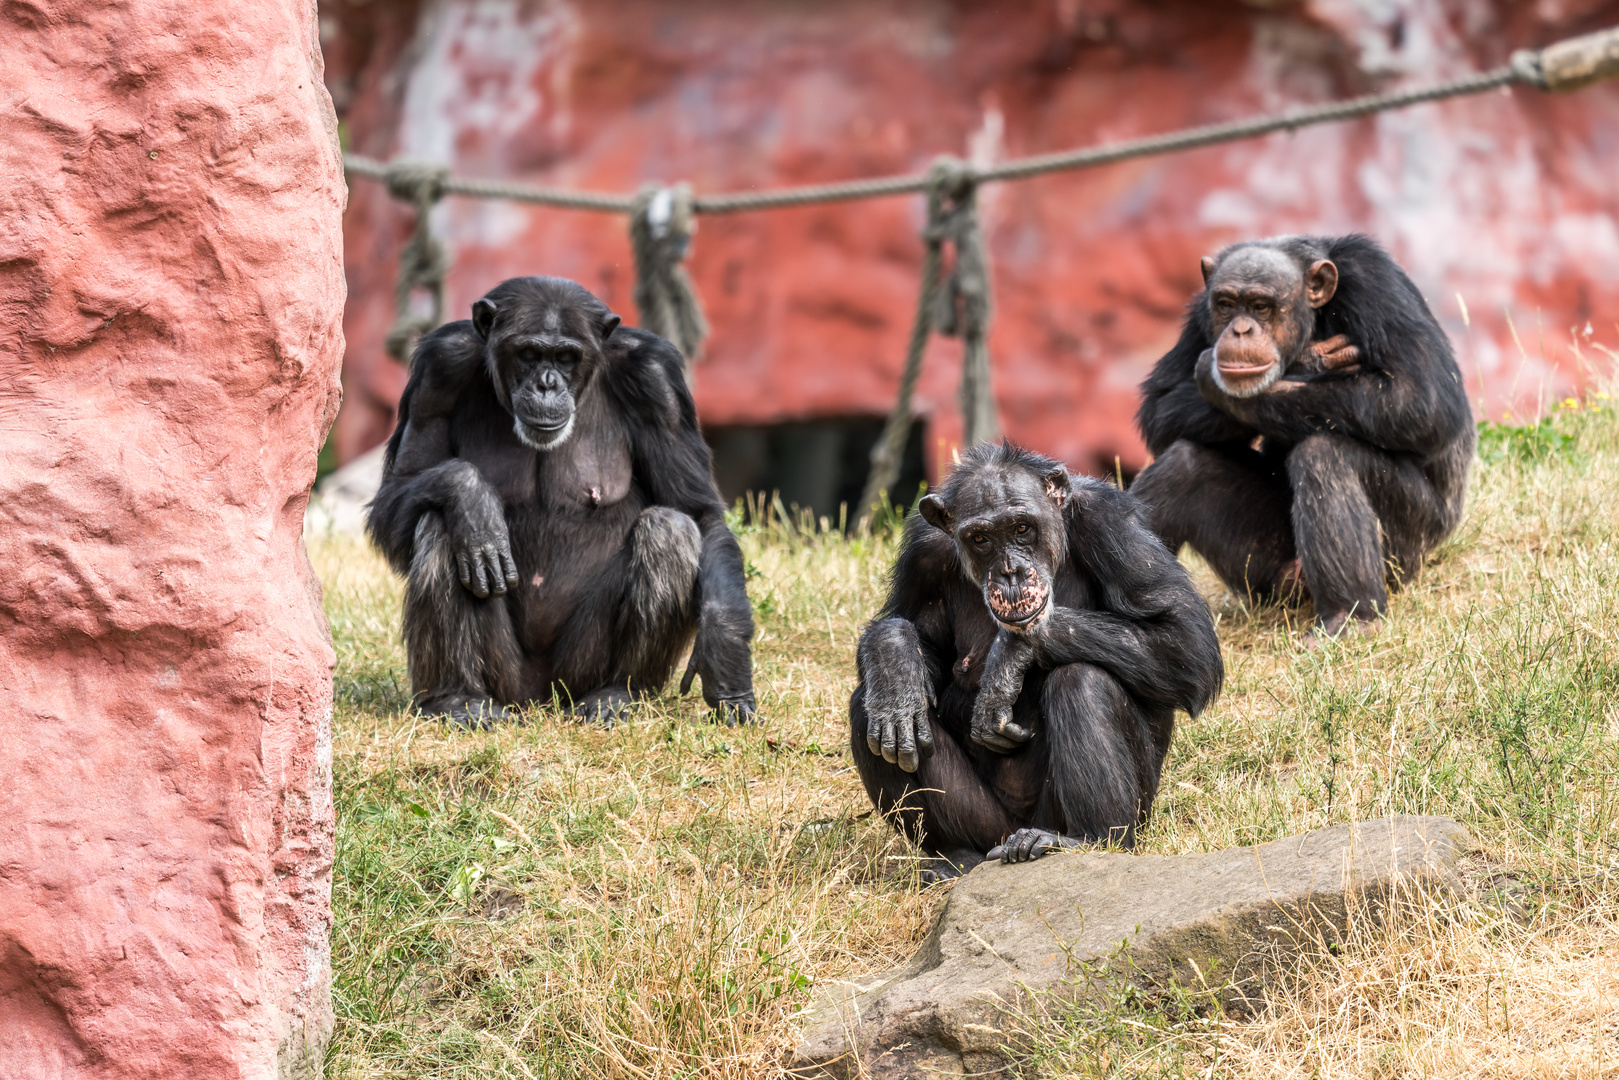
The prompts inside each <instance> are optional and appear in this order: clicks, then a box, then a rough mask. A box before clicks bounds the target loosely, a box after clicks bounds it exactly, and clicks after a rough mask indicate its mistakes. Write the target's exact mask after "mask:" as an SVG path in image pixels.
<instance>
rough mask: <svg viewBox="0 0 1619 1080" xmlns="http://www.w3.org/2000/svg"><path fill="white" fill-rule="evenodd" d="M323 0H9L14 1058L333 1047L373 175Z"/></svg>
mask: <svg viewBox="0 0 1619 1080" xmlns="http://www.w3.org/2000/svg"><path fill="white" fill-rule="evenodd" d="M315 19H316V12H315V6H314V4H313V3H312V2H310V0H258V2H255V3H250V4H194V3H181V2H179V0H94V2H91V0H23V2H17V3H7V4H4V5H0V177H4V182H3V183H0V328H3V333H0V688H3V690H0V702H3V708H0V777H3V783H0V1076H4V1077H18V1078H22V1077H26V1078H28V1080H51V1078H56V1077H75V1078H77V1077H107V1078H112V1077H117V1078H120V1080H131V1078H147V1077H150V1078H154V1080H155V1078H158V1077H162V1078H165V1080H173V1078H176V1077H188V1078H199V1077H201V1078H213V1077H221V1078H223V1077H232V1078H237V1077H251V1078H258V1077H274V1076H277V1075H280V1076H305V1075H310V1074H312V1073H316V1072H318V1071H319V1067H320V1056H321V1051H322V1047H323V1045H324V1043H325V1041H326V1038H327V1036H328V1033H329V1031H330V1026H331V1005H330V1000H329V983H330V962H329V957H328V949H327V934H328V929H329V924H330V884H331V878H330V875H331V859H332V805H331V775H330V770H331V746H330V728H329V725H330V718H331V664H332V650H331V643H330V639H329V637H328V635H327V630H326V624H325V620H324V618H323V616H322V614H321V611H320V604H319V595H320V594H319V586H318V584H317V583H316V581H315V579H314V576H313V574H312V573H311V571H310V569H309V565H308V561H307V560H306V558H305V556H304V552H303V548H302V543H301V540H300V534H301V529H302V525H303V509H304V499H305V494H306V492H307V490H308V487H309V484H310V482H311V480H312V479H313V478H314V474H315V456H316V452H317V450H318V448H319V446H320V444H321V441H322V438H323V436H324V434H325V431H326V429H327V427H328V425H329V424H330V423H331V420H332V418H333V415H334V414H335V412H336V408H337V403H338V382H337V368H338V361H339V358H340V356H341V353H342V348H343V338H342V328H341V313H342V305H343V298H344V282H343V276H342V258H341V215H342V208H343V200H344V189H343V186H342V181H341V172H340V163H339V158H338V148H337V139H336V124H335V117H334V116H333V113H332V109H331V105H330V102H329V99H328V98H327V95H326V91H325V88H324V86H323V83H322V72H321V58H320V51H319V46H318V43H317V40H316V21H315Z"/></svg>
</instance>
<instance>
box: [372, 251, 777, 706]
mask: <svg viewBox="0 0 1619 1080" xmlns="http://www.w3.org/2000/svg"><path fill="white" fill-rule="evenodd" d="M369 528H370V531H371V536H372V539H373V540H375V542H376V544H377V546H378V547H379V548H381V549H382V551H383V552H384V553H385V554H386V555H387V556H388V561H389V562H390V563H391V564H392V565H393V567H394V569H396V570H398V571H399V572H400V573H401V574H404V575H405V576H406V579H407V583H406V589H405V647H406V651H407V654H408V658H409V662H410V679H411V685H412V687H413V689H414V690H415V694H416V706H417V708H418V709H420V710H421V711H422V712H423V713H424V714H426V715H430V716H442V717H444V718H445V719H447V720H449V721H450V722H452V723H454V724H457V725H460V726H465V727H484V726H487V725H489V724H490V723H493V722H494V721H497V720H501V719H503V718H505V717H506V716H507V711H506V706H508V705H522V704H525V703H527V702H530V701H535V700H539V701H549V700H550V699H551V697H552V695H553V693H555V694H557V695H559V696H560V697H561V698H562V699H563V700H564V701H565V702H569V703H571V705H572V707H573V710H574V711H575V712H576V713H578V714H579V715H581V716H585V717H588V718H590V719H600V720H604V721H608V722H611V721H612V720H613V719H614V718H615V717H617V716H618V715H619V714H621V713H622V712H623V711H624V710H625V709H626V708H628V707H629V705H630V704H631V702H632V701H633V700H634V699H635V698H637V697H639V696H640V695H642V694H644V693H647V692H650V691H654V690H657V689H658V688H659V687H661V686H662V685H663V684H664V683H665V682H666V681H667V680H668V678H669V676H670V674H671V673H672V671H673V669H674V665H675V663H676V661H677V660H678V659H679V657H680V653H681V651H682V650H684V649H685V647H686V645H687V644H688V643H691V642H692V641H693V638H694V637H695V644H694V646H693V650H692V656H691V664H690V666H689V667H688V668H687V671H686V677H685V679H684V681H683V682H682V684H681V690H682V691H684V690H685V689H686V688H687V687H688V686H689V685H690V684H691V680H692V677H693V675H701V676H702V679H703V697H704V698H705V699H706V700H707V701H708V703H709V705H710V706H712V707H713V708H714V709H715V710H716V711H717V712H718V713H719V714H720V715H721V716H723V717H724V718H726V719H727V720H729V721H731V722H733V723H734V722H736V721H737V720H747V719H749V718H750V717H751V716H752V715H753V711H754V699H753V674H752V668H751V664H750V657H749V642H750V640H751V638H752V636H753V613H752V609H751V608H750V607H749V606H748V597H747V593H746V591H745V590H744V585H743V574H742V552H741V549H740V548H738V546H737V542H736V538H735V537H734V536H732V535H731V531H730V529H729V528H727V527H726V524H725V508H724V505H723V504H722V503H721V502H720V497H719V493H718V492H717V491H716V490H715V488H714V479H713V469H712V465H711V463H710V459H709V452H708V447H707V445H706V444H705V443H704V442H703V439H702V436H701V435H700V434H699V433H698V430H697V411H696V408H695V407H694V406H693V404H692V399H691V393H690V392H689V391H688V390H687V389H686V378H685V374H684V361H682V359H681V357H680V353H679V352H678V351H676V349H675V348H674V346H672V345H670V344H669V343H668V342H667V341H665V340H663V339H662V338H660V337H658V336H657V335H656V334H651V333H648V332H647V331H645V330H632V329H630V328H628V327H624V326H620V325H619V318H618V316H617V315H614V314H613V313H612V312H611V311H609V310H608V309H607V305H605V304H603V303H602V302H601V301H600V300H598V299H596V297H594V296H592V295H591V294H590V293H588V292H586V291H585V290H584V289H583V288H581V287H580V286H578V285H576V284H574V283H573V282H571V281H565V280H563V279H561V278H546V277H529V278H513V279H512V280H510V281H506V282H503V283H502V284H500V285H498V286H496V287H495V288H494V289H492V290H491V291H490V292H489V294H488V295H487V296H485V297H484V298H483V299H481V300H479V301H477V302H476V303H474V304H473V305H472V319H471V320H470V321H463V322H453V323H449V324H447V325H445V326H442V327H440V328H439V329H437V330H435V331H433V333H431V334H429V335H428V336H427V337H425V338H423V339H422V342H421V344H420V345H418V346H417V348H416V356H415V359H414V361H413V363H412V365H411V374H410V382H409V383H407V384H406V386H405V393H404V396H403V397H401V398H400V401H399V426H398V428H397V429H396V430H395V431H394V434H393V438H392V439H391V440H389V442H388V452H387V457H386V459H385V464H384V466H383V473H382V487H381V489H380V490H379V491H378V492H377V497H376V501H375V502H374V503H373V504H372V507H371V515H370V521H369Z"/></svg>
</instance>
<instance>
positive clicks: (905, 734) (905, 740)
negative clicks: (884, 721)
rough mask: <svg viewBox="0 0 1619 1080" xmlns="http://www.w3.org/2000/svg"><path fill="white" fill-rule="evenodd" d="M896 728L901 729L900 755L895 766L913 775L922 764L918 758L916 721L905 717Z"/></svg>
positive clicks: (895, 761) (896, 758) (895, 760)
mask: <svg viewBox="0 0 1619 1080" xmlns="http://www.w3.org/2000/svg"><path fill="white" fill-rule="evenodd" d="M896 726H897V727H898V728H899V753H898V755H897V756H896V757H895V759H894V764H896V765H898V766H899V767H900V769H901V770H903V771H904V772H912V773H913V772H915V771H916V767H917V766H918V765H920V764H921V763H922V761H921V759H920V758H918V757H917V756H916V721H915V719H914V718H912V717H905V718H903V719H901V720H900V722H899V723H898V724H897V725H896Z"/></svg>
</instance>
